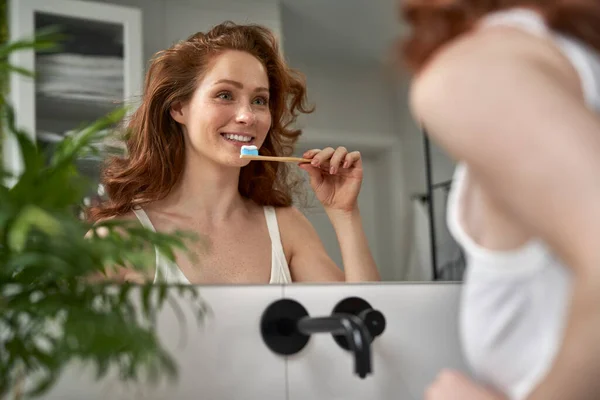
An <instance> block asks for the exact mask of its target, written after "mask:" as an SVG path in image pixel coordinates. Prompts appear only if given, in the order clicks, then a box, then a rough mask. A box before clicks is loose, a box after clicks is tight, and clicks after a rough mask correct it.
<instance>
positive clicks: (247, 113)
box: [236, 105, 256, 125]
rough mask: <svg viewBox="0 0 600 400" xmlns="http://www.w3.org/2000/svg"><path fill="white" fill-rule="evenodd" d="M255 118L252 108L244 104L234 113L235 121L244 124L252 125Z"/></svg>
mask: <svg viewBox="0 0 600 400" xmlns="http://www.w3.org/2000/svg"><path fill="white" fill-rule="evenodd" d="M255 120H256V115H255V114H254V111H253V110H252V107H250V106H248V105H245V106H242V107H240V108H239V109H238V111H237V115H236V122H239V123H241V124H246V125H252V124H253V123H254V121H255Z"/></svg>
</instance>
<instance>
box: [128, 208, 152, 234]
mask: <svg viewBox="0 0 600 400" xmlns="http://www.w3.org/2000/svg"><path fill="white" fill-rule="evenodd" d="M133 213H134V214H135V216H136V217H137V219H138V221H140V224H142V226H143V227H144V228H146V229H150V230H151V231H153V232H156V229H154V225H152V221H150V218H149V217H148V214H146V211H144V209H143V208H142V207H136V208H134V209H133Z"/></svg>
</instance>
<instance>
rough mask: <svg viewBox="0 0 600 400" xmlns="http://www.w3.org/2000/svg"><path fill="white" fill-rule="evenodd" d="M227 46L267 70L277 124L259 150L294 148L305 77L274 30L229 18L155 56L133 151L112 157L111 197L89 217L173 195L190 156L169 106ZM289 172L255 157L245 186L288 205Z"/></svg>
mask: <svg viewBox="0 0 600 400" xmlns="http://www.w3.org/2000/svg"><path fill="white" fill-rule="evenodd" d="M225 50H239V51H245V52H247V53H249V54H252V55H253V56H255V57H256V58H257V59H258V60H260V61H261V62H262V63H263V65H264V66H265V68H266V71H267V76H268V80H269V91H270V100H269V109H270V111H271V116H272V126H271V130H270V131H269V134H268V135H267V137H266V139H265V142H264V144H263V145H262V147H261V154H263V155H267V156H282V155H290V154H291V152H292V150H293V146H294V144H295V142H296V141H297V140H298V137H299V136H300V134H301V131H300V130H299V129H293V128H291V127H290V126H291V124H293V123H294V121H295V120H296V118H297V116H298V113H299V112H302V113H310V112H312V111H313V110H312V109H309V108H308V107H307V105H306V84H305V81H304V77H303V76H302V75H301V74H300V73H298V72H296V71H294V70H292V69H291V68H289V67H288V66H287V65H286V63H285V61H284V59H283V57H282V56H281V54H280V52H279V45H278V43H277V39H276V38H275V36H274V35H273V33H272V32H271V31H270V30H269V29H267V28H265V27H262V26H259V25H254V24H251V25H237V24H235V23H233V22H230V21H226V22H224V23H222V24H219V25H217V26H215V27H214V28H213V29H211V30H210V31H209V32H207V33H202V32H199V33H196V34H194V35H192V36H190V37H189V38H188V39H187V40H184V41H181V42H179V43H176V44H175V45H173V46H172V47H170V48H169V49H167V50H163V51H160V52H158V53H156V55H155V56H154V57H153V58H152V60H151V63H150V67H149V70H148V73H147V74H146V79H145V84H144V92H143V97H142V102H141V105H140V106H139V108H138V109H137V110H136V111H135V113H134V114H133V115H132V116H131V118H130V120H129V122H128V124H127V135H128V136H127V141H126V146H127V157H112V158H110V159H109V160H108V161H107V163H106V165H105V168H104V169H103V172H102V183H103V185H104V188H105V192H106V194H107V196H108V200H107V201H105V202H103V203H101V204H99V205H97V206H94V207H91V208H90V209H89V210H88V213H87V214H88V218H89V219H90V220H91V221H97V220H100V219H104V218H109V217H115V216H121V215H124V214H127V213H129V212H130V211H131V210H132V209H133V207H134V206H142V205H145V204H148V203H151V202H154V201H157V200H160V199H163V198H164V197H165V196H167V195H168V194H169V192H170V191H171V190H172V188H173V187H174V185H175V184H176V183H177V182H178V181H179V178H180V177H181V175H182V171H183V166H184V157H185V146H184V139H183V131H182V127H181V126H180V125H179V124H178V123H177V122H175V120H173V118H172V117H171V115H170V112H169V110H170V108H171V106H172V105H173V104H174V103H176V102H182V103H185V102H187V101H189V100H190V99H191V97H192V95H193V93H194V91H195V90H196V88H197V87H198V84H199V82H200V81H201V80H202V78H203V75H204V74H205V73H206V71H207V69H208V67H209V64H210V61H211V60H212V59H214V57H215V56H217V55H219V54H220V53H222V52H223V51H225ZM286 172H287V169H286V166H285V165H284V164H283V163H276V162H261V163H250V164H248V165H247V166H245V167H243V168H242V170H241V173H240V179H239V185H238V188H239V192H240V194H241V195H242V196H244V197H246V198H249V199H251V200H253V201H254V202H255V203H257V204H258V205H261V206H265V205H269V206H276V207H281V206H289V205H291V204H292V186H293V185H292V183H291V182H289V180H288V179H287V175H288V174H287V173H286Z"/></svg>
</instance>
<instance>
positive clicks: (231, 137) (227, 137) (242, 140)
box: [223, 133, 252, 142]
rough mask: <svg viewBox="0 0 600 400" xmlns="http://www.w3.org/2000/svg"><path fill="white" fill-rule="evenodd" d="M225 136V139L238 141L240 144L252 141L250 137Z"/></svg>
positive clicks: (228, 134) (227, 134) (230, 134)
mask: <svg viewBox="0 0 600 400" xmlns="http://www.w3.org/2000/svg"><path fill="white" fill-rule="evenodd" d="M223 136H225V139H229V140H236V141H238V142H249V141H251V140H252V138H251V137H250V136H242V135H234V134H232V133H226V134H225V135H223Z"/></svg>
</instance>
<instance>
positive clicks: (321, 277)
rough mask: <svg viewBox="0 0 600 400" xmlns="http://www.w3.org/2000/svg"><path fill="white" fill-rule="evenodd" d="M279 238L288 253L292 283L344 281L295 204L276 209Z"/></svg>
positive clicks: (315, 233) (341, 274) (313, 230)
mask: <svg viewBox="0 0 600 400" xmlns="http://www.w3.org/2000/svg"><path fill="white" fill-rule="evenodd" d="M277 219H278V220H279V229H280V232H281V241H282V243H283V246H284V249H285V250H286V253H289V254H290V273H291V275H292V280H293V281H294V282H306V281H308V282H319V281H344V273H343V272H342V270H341V269H340V268H339V267H338V266H337V265H335V263H334V262H333V260H332V259H331V258H330V257H329V255H328V254H327V252H326V250H325V247H324V246H323V243H322V242H321V239H320V238H319V235H318V234H317V232H316V231H315V228H314V227H313V226H312V225H311V223H310V221H308V219H306V217H305V216H304V215H303V214H302V213H301V212H300V211H299V210H298V209H296V208H295V207H287V208H279V209H277Z"/></svg>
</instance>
